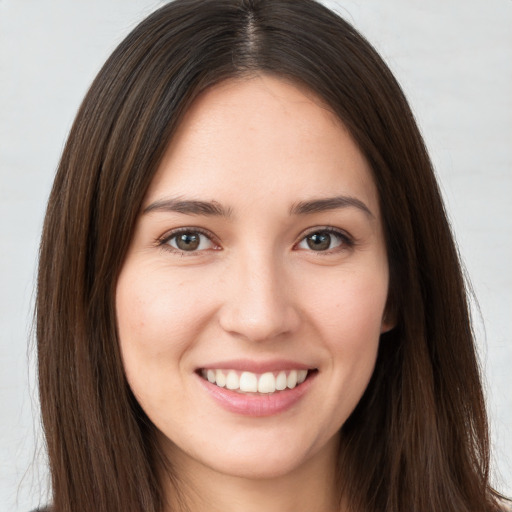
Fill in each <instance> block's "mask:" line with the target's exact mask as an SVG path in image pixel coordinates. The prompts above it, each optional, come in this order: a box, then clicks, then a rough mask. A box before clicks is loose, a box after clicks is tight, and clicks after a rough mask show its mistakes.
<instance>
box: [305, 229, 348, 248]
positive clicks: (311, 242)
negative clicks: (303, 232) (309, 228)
mask: <svg viewBox="0 0 512 512" xmlns="http://www.w3.org/2000/svg"><path fill="white" fill-rule="evenodd" d="M341 245H350V244H349V242H348V240H347V239H346V237H345V236H344V235H342V234H341V233H337V232H333V231H315V232H313V233H310V234H309V235H307V236H305V237H304V238H303V239H302V240H301V241H300V243H299V244H298V248H299V249H308V250H311V251H316V252H322V251H329V250H332V249H335V248H337V247H339V246H341Z"/></svg>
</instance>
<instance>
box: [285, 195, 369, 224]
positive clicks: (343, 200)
mask: <svg viewBox="0 0 512 512" xmlns="http://www.w3.org/2000/svg"><path fill="white" fill-rule="evenodd" d="M339 208H357V209H359V210H361V211H363V212H364V213H365V214H366V215H368V217H370V218H371V219H375V215H374V214H373V213H372V212H371V210H370V208H368V206H366V205H365V204H364V203H363V202H362V201H361V200H359V199H357V198H355V197H351V196H334V197H326V198H322V199H312V200H309V201H300V202H298V203H296V204H294V205H292V207H291V208H290V214H291V215H307V214H310V213H319V212H325V211H329V210H337V209H339Z"/></svg>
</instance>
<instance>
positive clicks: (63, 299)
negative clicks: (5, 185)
mask: <svg viewBox="0 0 512 512" xmlns="http://www.w3.org/2000/svg"><path fill="white" fill-rule="evenodd" d="M37 335H38V353H39V382H40V395H41V406H42V414H43V422H44V427H45V433H46V439H47V444H48V453H49V459H50V468H51V474H52V489H53V504H52V508H51V510H54V511H55V512H64V511H66V512H71V511H73V512H76V511H79V510H95V511H105V512H106V511H109V512H111V511H118V510H119V511H126V510H134V511H139V510H140V511H166V512H167V511H171V510H172V511H181V510H190V511H199V510H260V509H262V508H265V509H268V510H291V509H293V510H307V511H312V510H319V511H331V510H333V511H334V510H339V511H349V510H350V511H372V512H373V511H381V510H382V511H393V512H396V511H411V510H418V511H439V510H443V511H450V510H453V511H455V510H457V511H464V510H467V511H469V510H485V511H487V510H488V511H491V510H499V506H498V504H497V496H498V495H497V494H496V493H495V492H494V491H493V490H492V489H491V488H490V487H489V484H488V459H489V453H488V452H489V448H488V438H487V424H486V416H485V409H484V403H483V396H482V390H481V384H480V380H479V374H478V365H477V361H476V357H475V349H474V345H473V340H472V333H471V327H470V322H469V315H468V310H467V302H466V295H465V290H464V282H463V279H462V275H461V272H460V267H459V263H458V258H457V252H456V250H455V247H454V244H453V240H452V237H451V233H450V229H449V226H448V223H447V220H446V216H445V213H444V209H443V204H442V201H441V198H440V195H439V191H438V188H437V184H436V182H435V178H434V176H433V172H432V168H431V164H430V161H429V159H428V156H427V154H426V151H425V148H424V145H423V142H422V140H421V136H420V135H419V132H418V129H417V127H416V125H415V122H414V119H413V116H412V114H411V112H410V109H409V107H408V105H407V103H406V101H405V99H404V97H403V95H402V93H401V90H400V88H399V86H398V84H397V83H396V81H395V80H394V78H393V77H392V75H391V73H390V72H389V70H388V69H387V67H386V66H385V64H384V63H383V62H382V60H381V59H380V58H379V57H378V55H377V54H376V53H375V51H374V50H373V49H372V48H371V46H370V45H369V44H368V43H367V42H366V41H364V39H363V38H362V37H361V36H360V35H359V34H358V33H357V32H356V31H355V30H354V29H353V28H352V27H350V26H349V25H348V24H347V23H346V22H344V21H343V20H341V19H340V18H338V17H337V16H336V15H334V14H333V13H331V12H330V11H328V10H327V9H325V8H324V7H322V6H321V5H319V4H317V3H315V2H313V1H311V0H300V1H296V0H294V1H291V0H288V1H281V0H277V1H268V0H267V1H263V0H253V1H250V0H247V1H243V0H229V1H227V0H224V1H222V0H206V1H205V0H202V1H198V0H177V1H176V2H172V3H170V4H168V5H166V6H165V7H163V8H161V9H160V10H159V11H157V12H155V13H154V14H152V15H151V16H150V17H149V18H147V19H146V20H145V21H144V22H142V23H141V24H140V25H139V26H138V27H137V28H136V29H135V30H134V31H133V32H132V33H131V34H130V35H129V36H128V37H127V38H126V39H125V41H123V42H122V43H121V45H120V46H119V47H118V48H117V50H116V51H115V52H114V53H113V55H112V56H111V57H110V58H109V60H108V61H107V63H106V64H105V66H104V68H103V69H102V70H101V71H100V73H99V75H98V77H97V78H96V80H95V82H94V83H93V85H92V87H91V89H90V91H89V93H88V94H87V96H86V98H85V100H84V103H83V104H82V107H81V109H80V111H79V113H78V115H77V118H76V120H75V123H74V126H73V128H72V131H71V134H70V136H69V140H68V142H67V145H66V148H65V150H64V154H63V156H62V160H61V163H60V167H59V171H58V174H57V177H56V180H55V184H54V188H53V191H52V195H51V197H50V201H49V205H48V211H47V216H46V221H45V227H44V233H43V241H42V246H41V259H40V270H39V283H38V302H37Z"/></svg>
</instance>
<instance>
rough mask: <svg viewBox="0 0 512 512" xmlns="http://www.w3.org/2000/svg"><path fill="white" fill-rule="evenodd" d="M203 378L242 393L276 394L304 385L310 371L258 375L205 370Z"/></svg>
mask: <svg viewBox="0 0 512 512" xmlns="http://www.w3.org/2000/svg"><path fill="white" fill-rule="evenodd" d="M201 373H202V376H203V377H204V378H205V379H207V380H208V381H209V382H211V383H212V384H216V385H217V386H219V387H221V388H223V387H226V388H227V389H231V390H234V391H240V392H241V393H256V392H258V393H266V394H268V393H274V392H275V391H283V390H285V389H286V388H289V389H293V388H295V387H296V386H297V385H298V384H302V383H303V382H304V381H305V380H306V377H307V375H308V370H291V371H290V372H288V373H287V372H286V371H284V370H282V371H280V372H279V373H275V372H266V373H263V374H260V375H258V374H256V373H252V372H242V373H240V372H237V371H236V370H216V369H209V370H203V371H202V372H201Z"/></svg>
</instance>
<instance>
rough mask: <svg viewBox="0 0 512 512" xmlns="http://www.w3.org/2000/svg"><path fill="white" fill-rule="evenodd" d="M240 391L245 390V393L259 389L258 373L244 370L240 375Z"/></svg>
mask: <svg viewBox="0 0 512 512" xmlns="http://www.w3.org/2000/svg"><path fill="white" fill-rule="evenodd" d="M240 391H244V392H245V393H250V392H253V393H255V392H256V391H258V377H256V374H254V373H251V372H243V373H242V375H240Z"/></svg>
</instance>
